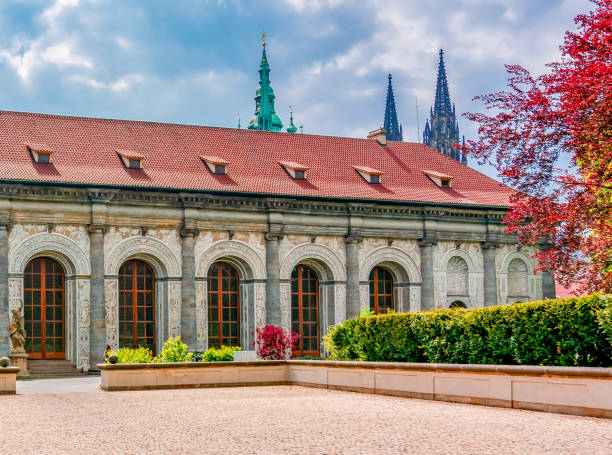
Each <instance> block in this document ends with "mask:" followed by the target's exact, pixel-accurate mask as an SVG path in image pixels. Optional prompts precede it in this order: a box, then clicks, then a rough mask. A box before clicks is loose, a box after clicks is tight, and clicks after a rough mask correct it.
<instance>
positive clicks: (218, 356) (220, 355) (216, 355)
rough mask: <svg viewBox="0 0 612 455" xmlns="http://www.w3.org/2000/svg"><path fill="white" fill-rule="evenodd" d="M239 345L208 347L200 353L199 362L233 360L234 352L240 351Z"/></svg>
mask: <svg viewBox="0 0 612 455" xmlns="http://www.w3.org/2000/svg"><path fill="white" fill-rule="evenodd" d="M240 350H241V349H240V346H221V347H220V348H219V349H215V348H210V349H208V350H206V351H204V352H203V353H201V354H202V355H201V362H227V361H230V362H231V361H232V360H234V352H236V351H240Z"/></svg>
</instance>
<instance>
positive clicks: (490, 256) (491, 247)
mask: <svg viewBox="0 0 612 455" xmlns="http://www.w3.org/2000/svg"><path fill="white" fill-rule="evenodd" d="M481 246H482V255H483V266H484V305H485V306H495V305H497V273H496V271H495V249H496V248H497V244H495V243H493V242H482V244H481Z"/></svg>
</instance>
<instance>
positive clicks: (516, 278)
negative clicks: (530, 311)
mask: <svg viewBox="0 0 612 455" xmlns="http://www.w3.org/2000/svg"><path fill="white" fill-rule="evenodd" d="M508 295H509V296H514V297H526V296H528V295H529V283H528V281H527V264H525V262H524V261H523V260H521V259H519V258H514V259H512V261H510V265H508Z"/></svg>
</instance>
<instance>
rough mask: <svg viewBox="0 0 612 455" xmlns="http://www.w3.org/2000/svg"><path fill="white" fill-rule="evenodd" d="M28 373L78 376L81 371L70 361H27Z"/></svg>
mask: <svg viewBox="0 0 612 455" xmlns="http://www.w3.org/2000/svg"><path fill="white" fill-rule="evenodd" d="M28 372H29V373H30V374H31V375H37V376H38V375H48V376H79V375H81V374H82V373H81V370H80V369H79V368H76V366H75V365H74V363H72V362H71V361H70V360H40V359H36V360H28Z"/></svg>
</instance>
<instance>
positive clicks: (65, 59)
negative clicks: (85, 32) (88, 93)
mask: <svg viewBox="0 0 612 455" xmlns="http://www.w3.org/2000/svg"><path fill="white" fill-rule="evenodd" d="M79 3H80V0H56V1H55V2H54V3H53V4H52V5H51V6H50V7H49V8H47V9H45V10H43V12H42V13H41V14H40V15H39V17H38V19H39V20H40V22H41V23H42V24H44V25H43V32H42V33H41V34H40V35H39V36H38V37H37V38H35V39H15V40H14V41H13V46H12V47H11V48H10V49H0V62H5V63H6V64H8V65H9V67H11V68H13V70H14V71H15V72H16V73H17V75H18V76H19V78H20V79H21V80H22V82H24V83H28V82H29V81H30V78H31V76H32V74H33V73H34V72H35V70H36V69H38V68H40V67H43V66H44V65H54V66H57V67H59V68H66V67H77V68H87V69H91V68H93V67H94V63H93V60H92V59H91V58H89V57H87V56H84V55H81V54H80V53H79V51H78V50H77V49H76V48H77V46H76V44H75V40H73V39H70V38H67V36H69V34H68V33H66V32H65V31H63V30H61V27H60V26H59V20H60V16H61V15H62V14H63V13H64V12H65V11H66V10H67V9H69V8H76V7H77V6H79Z"/></svg>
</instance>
